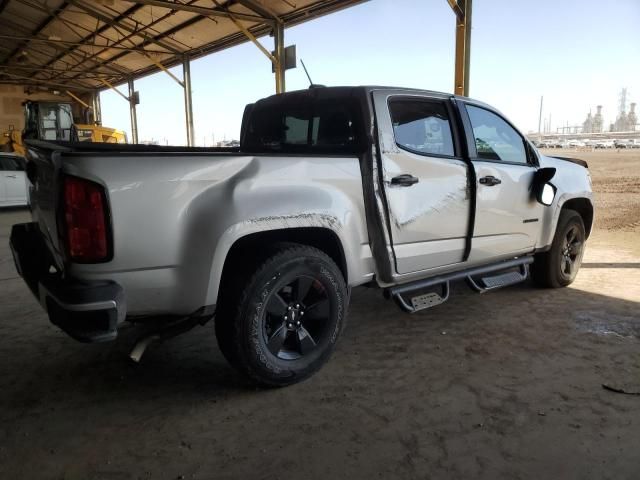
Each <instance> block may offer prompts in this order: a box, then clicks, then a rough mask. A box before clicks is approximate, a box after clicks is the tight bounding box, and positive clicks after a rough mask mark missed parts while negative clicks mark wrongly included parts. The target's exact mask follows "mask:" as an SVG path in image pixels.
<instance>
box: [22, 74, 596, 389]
mask: <svg viewBox="0 0 640 480" xmlns="http://www.w3.org/2000/svg"><path fill="white" fill-rule="evenodd" d="M28 160H29V161H28V165H27V175H28V177H29V179H30V181H31V183H32V191H31V200H32V205H31V210H32V215H33V222H32V223H26V224H20V225H15V226H14V227H13V231H12V235H11V247H12V251H13V253H14V258H15V261H16V266H17V269H18V271H19V273H20V274H21V275H22V277H23V278H24V280H25V282H26V283H27V285H28V286H29V287H30V289H31V290H32V292H33V293H34V294H35V296H36V297H37V298H38V300H39V301H40V302H41V304H42V306H43V307H44V308H45V309H46V311H47V312H48V314H49V318H50V320H51V321H52V322H53V323H54V324H55V325H58V326H59V327H60V328H61V329H63V330H64V331H65V332H67V333H68V334H70V335H71V336H73V337H74V338H76V339H78V340H81V341H88V342H97V341H106V340H113V339H115V338H116V336H117V333H118V329H119V328H120V327H121V326H122V325H123V324H125V323H126V322H125V321H128V322H141V323H143V324H144V325H145V326H146V327H147V330H146V331H147V334H146V335H144V336H142V337H141V338H140V341H139V343H138V344H137V345H136V347H135V348H134V351H133V352H132V357H133V358H136V359H139V357H140V355H141V353H142V351H144V348H145V346H146V345H147V344H148V343H149V342H150V341H151V340H153V339H157V338H166V337H169V336H172V335H175V334H176V333H179V332H181V331H184V330H187V329H189V328H191V327H193V326H195V325H198V324H204V323H205V322H206V321H207V320H209V319H211V318H215V329H216V334H217V338H218V343H219V346H220V348H221V350H222V352H223V354H224V355H225V357H226V358H227V359H228V360H229V361H230V363H231V364H232V365H233V366H235V367H236V368H237V369H238V370H239V371H241V372H242V373H243V374H245V375H247V376H248V377H249V378H251V379H252V380H254V381H256V382H258V383H260V384H262V385H269V386H279V385H287V384H291V383H295V382H298V381H300V380H302V379H304V378H306V377H308V376H309V375H311V374H313V373H314V372H315V371H317V370H318V369H319V368H320V367H321V366H322V365H323V364H324V363H325V362H326V361H327V359H328V358H329V356H330V354H331V352H332V350H333V348H334V346H335V344H336V341H337V339H338V337H339V335H340V333H341V331H342V329H343V327H344V324H345V318H346V315H347V309H348V304H349V293H350V289H351V287H354V286H357V285H364V284H366V285H368V286H376V287H379V288H381V289H384V292H385V295H386V296H387V298H392V299H394V300H395V301H396V302H397V304H398V305H399V306H400V308H402V309H403V310H405V311H407V312H416V311H418V310H422V309H425V308H428V307H432V306H435V305H437V304H439V303H442V302H443V301H445V300H446V299H447V298H448V296H449V285H450V283H451V282H452V281H456V280H466V281H467V282H468V284H469V285H470V286H471V287H472V288H473V289H475V290H477V291H478V292H486V291H488V290H493V289H496V288H499V287H503V286H506V285H511V284H514V283H516V282H520V281H523V280H525V279H526V278H527V277H528V275H529V273H531V275H532V277H533V280H534V282H535V283H536V284H537V285H540V286H545V287H563V286H566V285H568V284H570V283H571V282H572V281H573V280H574V278H575V276H576V273H577V271H578V269H579V267H580V263H581V260H582V255H583V252H584V246H585V241H586V239H587V238H588V236H589V233H590V231H591V227H592V224H593V217H594V215H593V202H592V193H591V178H590V175H589V173H588V170H587V165H586V163H584V162H582V161H580V160H573V159H567V158H562V159H560V158H551V157H545V156H543V155H541V154H540V153H539V152H538V151H537V150H536V149H535V147H533V145H532V144H531V143H530V142H529V141H528V140H527V139H526V138H525V137H524V136H523V135H522V134H521V133H520V132H518V130H517V129H516V128H515V127H514V126H513V125H512V124H511V123H510V122H509V121H508V120H507V119H506V118H505V117H504V116H503V115H501V114H500V113H499V112H497V111H496V110H495V109H493V108H491V107H490V106H488V105H485V104H483V103H481V102H478V101H475V100H471V99H469V98H463V97H457V96H453V95H450V94H444V93H436V92H431V91H422V90H411V89H401V88H387V87H385V88H382V87H329V88H327V87H314V88H310V89H309V90H305V91H297V92H290V93H286V94H281V95H275V96H272V97H269V98H265V99H262V100H260V101H258V102H256V103H254V104H251V105H248V106H247V107H246V109H245V114H244V118H243V123H242V134H241V142H240V147H239V148H237V149H212V148H186V147H153V146H143V145H108V144H73V143H46V142H39V141H31V142H30V143H29V145H28Z"/></svg>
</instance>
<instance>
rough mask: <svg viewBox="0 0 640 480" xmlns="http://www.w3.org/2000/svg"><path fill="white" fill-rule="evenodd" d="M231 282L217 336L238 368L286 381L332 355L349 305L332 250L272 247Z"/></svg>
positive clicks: (273, 381)
mask: <svg viewBox="0 0 640 480" xmlns="http://www.w3.org/2000/svg"><path fill="white" fill-rule="evenodd" d="M233 283H234V284H235V287H234V288H231V289H230V288H225V295H224V296H223V298H221V301H220V305H219V307H220V308H219V310H218V314H216V336H217V339H218V344H219V346H220V349H221V351H222V352H223V354H224V356H225V357H226V358H227V360H228V361H229V362H230V363H231V364H232V365H233V366H234V367H235V368H236V369H238V370H239V371H240V372H242V373H243V374H245V375H246V376H248V377H249V378H251V379H253V380H254V381H256V382H257V383H259V384H261V385H265V386H285V385H289V384H292V383H296V382H299V381H301V380H304V379H305V378H307V377H309V376H310V375H312V374H313V373H315V372H316V371H317V370H319V369H320V367H321V366H322V365H323V364H324V363H325V362H326V361H327V360H328V359H329V357H330V355H331V353H332V351H333V348H334V346H335V344H336V341H337V339H338V336H339V335H340V333H341V331H342V328H343V326H344V322H345V317H346V310H347V303H348V294H347V287H346V285H345V281H344V278H343V276H342V273H341V272H340V269H339V268H338V267H337V266H336V264H335V263H334V262H333V260H332V259H331V258H330V257H329V256H327V255H326V254H325V253H323V252H322V251H320V250H318V249H316V248H313V247H309V246H305V245H299V244H280V245H276V246H275V247H274V249H273V250H272V252H271V253H270V254H268V255H265V256H264V257H263V258H262V259H261V260H258V261H257V262H256V264H255V265H254V266H253V267H251V268H248V269H247V271H246V273H245V274H241V275H239V277H238V278H236V279H235V281H234V282H233Z"/></svg>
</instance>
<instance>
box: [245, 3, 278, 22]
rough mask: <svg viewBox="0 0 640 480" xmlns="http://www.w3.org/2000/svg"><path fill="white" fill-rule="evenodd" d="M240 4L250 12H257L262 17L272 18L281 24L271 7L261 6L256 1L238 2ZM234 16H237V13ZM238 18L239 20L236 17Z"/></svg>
mask: <svg viewBox="0 0 640 480" xmlns="http://www.w3.org/2000/svg"><path fill="white" fill-rule="evenodd" d="M238 3H239V4H241V5H244V6H245V7H247V8H248V9H249V10H253V11H254V12H256V13H257V14H258V15H260V16H261V17H264V18H272V19H274V20H275V21H276V22H280V18H279V17H278V15H277V14H276V13H275V12H274V11H273V10H271V9H270V8H269V7H267V6H265V5H260V4H259V3H257V2H256V1H255V0H238ZM234 16H236V14H235V13H234ZM236 18H237V16H236Z"/></svg>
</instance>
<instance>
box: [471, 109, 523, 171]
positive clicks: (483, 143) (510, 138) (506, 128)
mask: <svg viewBox="0 0 640 480" xmlns="http://www.w3.org/2000/svg"><path fill="white" fill-rule="evenodd" d="M467 112H468V113H469V119H470V120H471V127H472V128H473V137H474V138H475V142H476V150H477V152H478V158H482V159H486V160H499V161H503V162H512V163H522V164H526V163H527V152H526V150H525V146H524V139H523V138H522V137H521V136H520V134H519V133H518V132H517V131H515V130H514V129H513V127H512V126H511V125H509V124H508V123H507V122H506V121H504V120H503V119H502V118H500V117H499V116H498V115H496V114H495V113H493V112H490V111H489V110H485V109H484V108H480V107H474V106H473V105H467Z"/></svg>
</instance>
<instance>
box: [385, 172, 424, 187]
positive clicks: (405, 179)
mask: <svg viewBox="0 0 640 480" xmlns="http://www.w3.org/2000/svg"><path fill="white" fill-rule="evenodd" d="M419 181H420V179H419V178H418V177H414V176H413V175H410V174H408V173H403V174H402V175H398V176H397V177H393V178H392V179H391V185H400V186H402V187H410V186H411V185H415V184H416V183H418V182H419Z"/></svg>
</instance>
